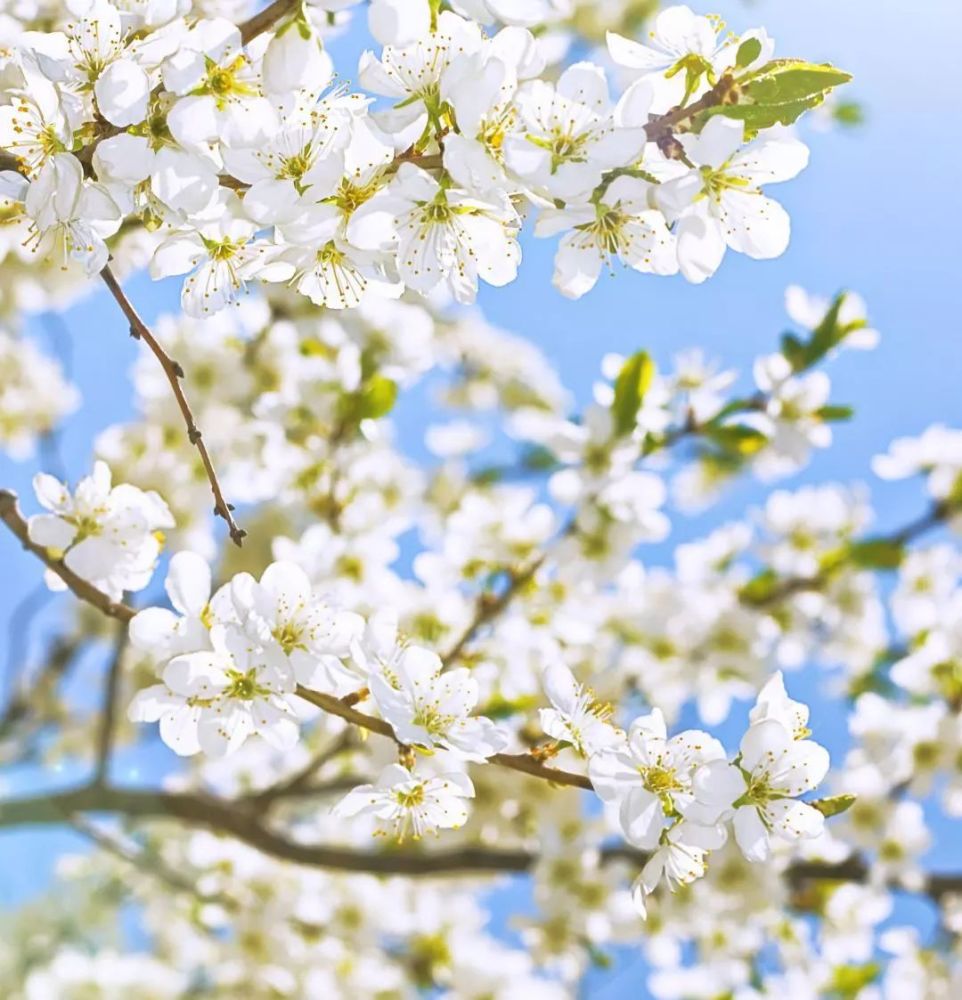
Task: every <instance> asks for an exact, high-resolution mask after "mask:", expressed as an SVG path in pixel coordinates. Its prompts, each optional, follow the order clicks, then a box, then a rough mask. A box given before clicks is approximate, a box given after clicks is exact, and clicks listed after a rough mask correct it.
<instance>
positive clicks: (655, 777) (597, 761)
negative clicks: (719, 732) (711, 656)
mask: <svg viewBox="0 0 962 1000" xmlns="http://www.w3.org/2000/svg"><path fill="white" fill-rule="evenodd" d="M725 759H726V755H725V751H724V749H723V747H722V745H721V744H720V743H719V742H718V740H716V739H714V738H713V737H711V736H709V735H708V734H707V733H704V732H700V731H699V730H694V729H691V730H687V731H685V732H683V733H679V734H678V735H677V736H673V737H671V739H668V735H667V730H666V727H665V719H664V716H663V715H662V714H661V712H660V711H659V710H658V709H655V710H654V711H653V712H652V713H651V714H650V715H645V716H642V717H641V718H638V719H636V720H635V721H634V722H633V723H632V724H631V727H630V728H629V730H628V740H627V743H626V745H625V746H624V747H621V748H617V747H616V748H614V749H606V750H604V751H602V752H599V753H596V754H594V755H593V756H592V757H591V759H590V760H589V762H588V773H589V775H590V776H591V783H592V785H594V788H595V791H596V792H597V793H598V795H599V796H600V797H601V799H602V801H604V802H607V803H610V804H612V805H615V806H617V807H618V817H619V821H620V823H621V827H622V830H623V832H624V834H625V837H626V838H627V839H628V840H629V841H631V843H633V844H635V845H636V846H637V847H640V848H642V849H643V850H652V849H654V847H655V846H656V845H657V844H658V842H659V839H660V837H661V834H662V831H663V830H665V829H666V828H667V827H668V825H669V814H670V813H674V812H678V813H681V814H682V815H686V814H687V813H688V812H691V813H692V815H693V816H694V815H696V814H697V822H699V823H702V824H705V825H711V824H713V823H716V822H717V821H718V819H719V817H720V816H721V814H722V813H723V812H724V810H725V809H726V808H727V807H729V806H730V805H731V803H732V801H733V799H732V798H729V797H728V796H727V791H724V790H723V791H722V794H721V795H717V794H716V790H715V789H714V788H713V787H712V786H711V784H710V783H708V782H696V781H695V776H696V772H697V771H698V770H699V769H700V768H701V767H702V765H705V764H707V763H709V762H710V761H719V760H725Z"/></svg>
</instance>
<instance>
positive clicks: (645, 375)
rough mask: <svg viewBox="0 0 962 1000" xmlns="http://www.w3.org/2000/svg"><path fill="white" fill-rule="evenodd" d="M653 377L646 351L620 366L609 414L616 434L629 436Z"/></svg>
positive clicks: (653, 370)
mask: <svg viewBox="0 0 962 1000" xmlns="http://www.w3.org/2000/svg"><path fill="white" fill-rule="evenodd" d="M654 377H655V363H654V361H652V360H651V358H650V357H649V356H648V352H647V351H638V352H637V353H636V354H632V356H631V357H630V358H628V360H627V361H626V362H625V363H624V364H623V365H622V366H621V371H620V372H618V377H617V378H616V379H615V398H614V399H613V400H612V403H611V412H612V415H613V417H614V421H615V430H616V431H617V433H618V434H629V433H630V432H631V431H632V430H634V427H635V421H636V419H637V417H638V410H639V408H640V407H641V404H642V402H643V401H644V398H645V393H646V392H647V391H648V389H649V388H650V386H651V381H652V379H653V378H654Z"/></svg>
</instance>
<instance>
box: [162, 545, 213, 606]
mask: <svg viewBox="0 0 962 1000" xmlns="http://www.w3.org/2000/svg"><path fill="white" fill-rule="evenodd" d="M165 587H166V590H167V596H168V597H169V598H170V603H171V604H173V606H174V607H175V608H176V609H177V610H178V611H179V612H180V613H181V614H184V615H192V616H194V617H195V618H199V617H200V615H201V612H203V610H204V608H205V607H206V606H207V602H208V600H210V566H209V565H208V564H207V560H206V559H203V558H201V557H200V556H199V555H197V554H196V553H194V552H178V553H177V554H176V555H175V556H174V557H173V558H172V559H171V560H170V569H168V571H167V581H166V583H165Z"/></svg>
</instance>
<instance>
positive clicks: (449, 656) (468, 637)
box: [441, 553, 546, 670]
mask: <svg viewBox="0 0 962 1000" xmlns="http://www.w3.org/2000/svg"><path fill="white" fill-rule="evenodd" d="M545 555H546V554H544V553H543V554H541V555H540V556H538V557H537V558H536V559H534V560H532V562H530V563H529V564H528V565H527V566H526V567H525V568H524V569H522V570H519V571H517V572H515V571H513V570H512V571H509V573H508V582H507V585H506V586H505V588H504V590H502V591H501V593H500V594H491V593H490V592H488V591H485V592H484V593H483V594H481V596H480V597H478V599H477V601H476V602H475V606H474V614H473V615H472V616H471V621H469V622H468V624H467V625H466V626H465V628H464V631H463V632H462V633H461V634H460V635H459V636H458V638H457V639H456V640H455V642H454V644H453V645H452V646H451V648H450V649H449V650H448V651H447V652H446V653H445V654H444V655H443V656H442V657H441V663H442V665H443V669H445V670H447V669H448V668H449V667H451V666H452V665H453V664H454V663H455V662H457V660H459V659H460V658H461V656H462V654H463V653H464V650H465V647H466V646H467V645H468V644H469V643H470V642H472V641H473V640H474V639H475V638H476V636H477V634H478V632H479V631H480V630H481V629H482V628H483V627H484V626H485V625H488V624H490V623H491V622H493V621H494V620H495V618H497V617H498V616H499V615H500V614H502V613H503V612H504V611H505V610H506V609H507V607H508V606H509V605H510V604H511V602H512V601H513V600H514V598H515V597H516V596H517V595H518V593H519V592H520V591H521V590H522V589H523V588H524V586H525V585H526V584H527V583H528V582H529V581H530V580H531V579H532V578H533V577H534V575H535V573H537V572H538V570H539V569H540V568H541V565H542V564H543V563H544V560H545Z"/></svg>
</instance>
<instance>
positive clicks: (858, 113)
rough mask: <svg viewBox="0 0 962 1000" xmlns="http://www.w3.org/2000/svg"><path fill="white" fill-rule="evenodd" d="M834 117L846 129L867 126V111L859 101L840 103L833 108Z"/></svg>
mask: <svg viewBox="0 0 962 1000" xmlns="http://www.w3.org/2000/svg"><path fill="white" fill-rule="evenodd" d="M832 117H833V118H834V119H835V121H837V122H838V123H839V125H844V126H845V127H846V128H856V127H857V126H859V125H864V124H865V109H864V108H863V107H862V105H861V104H859V103H858V101H839V102H838V103H837V104H836V105H835V106H834V107H833V108H832Z"/></svg>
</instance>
